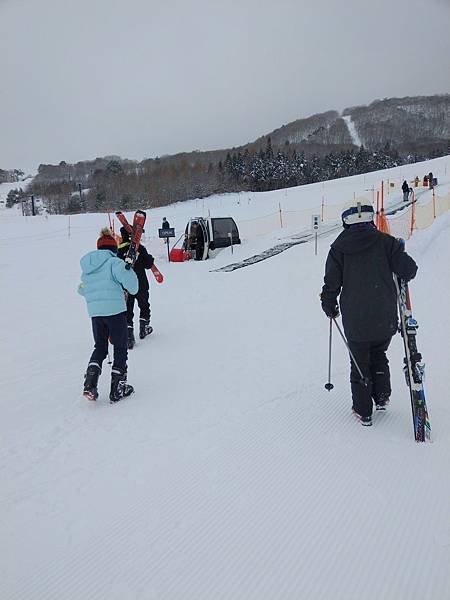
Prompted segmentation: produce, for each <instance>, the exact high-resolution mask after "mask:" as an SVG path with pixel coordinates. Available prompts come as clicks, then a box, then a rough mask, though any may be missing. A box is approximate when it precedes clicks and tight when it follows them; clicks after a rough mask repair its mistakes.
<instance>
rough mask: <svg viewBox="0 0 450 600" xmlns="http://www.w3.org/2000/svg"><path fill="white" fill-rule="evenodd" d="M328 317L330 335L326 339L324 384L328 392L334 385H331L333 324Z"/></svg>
mask: <svg viewBox="0 0 450 600" xmlns="http://www.w3.org/2000/svg"><path fill="white" fill-rule="evenodd" d="M331 321H332V319H331V317H330V334H329V337H328V381H327V383H326V384H325V389H326V390H328V391H330V390H332V389H333V388H334V385H333V384H332V383H331V338H332V333H333V323H332V322H331Z"/></svg>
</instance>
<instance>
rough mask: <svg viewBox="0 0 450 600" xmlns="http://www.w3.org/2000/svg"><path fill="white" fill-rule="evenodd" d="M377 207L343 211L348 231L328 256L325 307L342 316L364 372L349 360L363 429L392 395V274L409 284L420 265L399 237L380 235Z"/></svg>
mask: <svg viewBox="0 0 450 600" xmlns="http://www.w3.org/2000/svg"><path fill="white" fill-rule="evenodd" d="M373 216H374V212H373V207H372V206H370V205H363V204H362V203H360V202H357V201H355V202H354V203H353V204H352V206H350V207H349V208H348V209H346V210H344V212H343V213H342V221H343V226H344V231H343V232H342V233H341V234H340V235H339V236H338V238H337V239H336V240H335V241H334V242H333V243H332V244H331V248H330V251H329V253H328V257H327V261H326V266H325V277H324V286H323V288H322V293H321V302H322V309H323V311H324V312H325V314H326V315H327V317H329V318H336V317H337V316H339V308H338V305H337V297H338V296H339V295H340V298H339V303H340V311H341V313H342V323H343V326H344V331H345V334H346V336H347V340H348V344H349V348H350V350H351V352H352V354H353V356H354V358H355V360H356V363H357V364H358V366H359V368H360V369H361V371H362V374H363V376H364V380H363V381H362V380H361V376H360V374H359V372H358V369H357V367H356V365H355V364H354V362H353V360H351V361H350V364H351V369H350V382H351V390H352V399H353V412H354V413H355V415H356V416H357V417H358V418H359V419H360V420H361V423H362V424H363V425H371V424H372V410H373V402H375V406H376V408H377V409H381V410H384V409H385V408H386V405H387V404H388V403H389V397H390V394H391V384H390V373H389V363H388V359H387V357H386V351H387V349H388V347H389V344H390V341H391V338H392V336H393V335H394V334H395V333H396V332H397V331H398V317H397V293H396V288H395V283H394V279H393V274H395V275H398V276H399V277H401V278H402V279H405V280H407V281H409V280H410V279H413V277H415V275H416V272H417V265H416V263H415V262H414V260H413V259H412V258H411V257H410V256H409V255H408V254H407V253H406V252H405V250H404V247H403V244H402V243H401V242H400V241H399V240H397V239H396V238H394V237H392V236H390V235H388V234H386V233H381V232H380V231H378V229H376V227H375V224H374V222H373Z"/></svg>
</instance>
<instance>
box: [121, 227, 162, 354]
mask: <svg viewBox="0 0 450 600" xmlns="http://www.w3.org/2000/svg"><path fill="white" fill-rule="evenodd" d="M120 235H121V236H122V243H121V244H120V245H119V248H118V252H117V256H118V257H119V258H121V259H123V260H125V257H126V255H127V252H128V248H129V247H130V234H129V233H128V231H127V230H126V229H125V227H121V228H120ZM153 262H154V260H153V256H152V255H151V254H149V253H148V252H147V249H146V248H145V246H143V245H142V244H139V250H138V257H137V260H136V262H135V263H134V266H133V269H134V272H135V273H136V275H137V278H138V281H139V289H138V290H137V292H134V293H130V294H128V297H127V325H128V349H129V350H131V349H132V348H133V347H134V344H135V338H134V325H133V318H134V301H135V300H137V303H138V306H139V311H140V315H139V317H140V318H139V338H140V339H141V340H143V339H144V338H145V337H146V336H147V335H150V334H151V333H152V331H153V327H151V325H150V302H149V284H148V279H147V275H146V273H145V270H146V269H151V268H152V266H153Z"/></svg>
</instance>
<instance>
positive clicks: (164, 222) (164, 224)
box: [161, 217, 170, 229]
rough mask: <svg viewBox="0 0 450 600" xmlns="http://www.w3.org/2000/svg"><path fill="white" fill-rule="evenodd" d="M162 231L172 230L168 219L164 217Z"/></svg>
mask: <svg viewBox="0 0 450 600" xmlns="http://www.w3.org/2000/svg"><path fill="white" fill-rule="evenodd" d="M161 229H170V223H169V221H168V220H167V219H166V217H163V220H162V224H161Z"/></svg>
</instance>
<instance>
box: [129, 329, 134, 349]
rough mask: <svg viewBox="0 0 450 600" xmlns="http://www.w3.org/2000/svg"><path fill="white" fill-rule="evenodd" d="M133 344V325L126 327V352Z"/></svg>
mask: <svg viewBox="0 0 450 600" xmlns="http://www.w3.org/2000/svg"><path fill="white" fill-rule="evenodd" d="M135 343H136V340H135V339H134V327H133V325H128V350H132V349H133V348H134V344H135Z"/></svg>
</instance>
